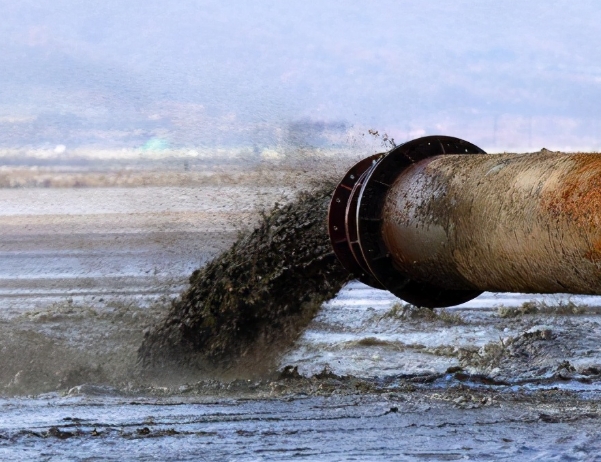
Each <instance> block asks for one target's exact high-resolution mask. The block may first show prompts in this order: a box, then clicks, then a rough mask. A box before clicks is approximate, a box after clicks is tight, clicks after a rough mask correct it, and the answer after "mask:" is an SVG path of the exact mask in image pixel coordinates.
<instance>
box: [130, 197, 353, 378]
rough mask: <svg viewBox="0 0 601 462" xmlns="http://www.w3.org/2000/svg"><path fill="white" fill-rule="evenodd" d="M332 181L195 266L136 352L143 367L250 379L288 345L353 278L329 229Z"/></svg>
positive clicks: (271, 214) (279, 209)
mask: <svg viewBox="0 0 601 462" xmlns="http://www.w3.org/2000/svg"><path fill="white" fill-rule="evenodd" d="M332 190H333V186H332V185H328V186H327V187H321V189H317V190H315V191H311V192H305V193H301V194H300V195H299V196H298V197H297V199H296V200H294V201H293V202H292V203H290V204H287V205H284V206H277V205H276V207H275V208H274V209H273V210H271V211H270V212H269V213H267V214H265V215H264V216H263V217H262V220H261V222H260V224H259V225H258V226H257V227H256V228H255V229H254V230H253V231H251V232H247V233H245V234H243V235H241V236H240V238H239V239H238V240H237V241H236V242H235V243H234V245H233V246H232V247H231V248H230V249H228V250H226V251H225V252H223V253H222V254H221V255H219V256H218V257H217V258H215V259H214V260H213V261H211V262H210V263H208V264H207V265H206V266H205V267H203V268H201V269H200V270H197V271H195V272H194V273H193V275H192V276H191V278H190V284H191V286H190V288H189V289H188V290H187V291H186V292H185V293H184V294H182V296H181V297H180V298H179V299H178V300H176V301H174V303H173V304H172V306H171V309H170V311H169V313H168V315H167V317H166V318H165V319H164V321H163V322H162V323H161V324H159V325H158V326H156V327H155V328H154V329H153V330H152V331H150V332H149V333H148V334H146V337H145V340H144V342H143V344H142V346H141V348H140V349H139V352H138V354H139V363H140V365H141V366H142V368H143V370H145V371H154V372H156V371H157V370H160V369H163V370H172V371H180V369H181V368H182V367H186V368H187V369H190V368H192V369H195V370H205V371H206V370H212V371H214V372H222V373H223V371H228V370H229V371H231V372H233V373H235V374H238V375H240V374H244V372H245V371H246V373H247V374H248V375H250V376H253V375H257V374H262V373H265V372H266V371H268V370H269V368H270V367H271V365H272V364H270V361H271V360H273V359H275V358H276V357H277V356H279V354H281V353H282V351H283V350H285V348H286V347H288V346H290V345H291V344H292V342H293V341H294V340H295V339H296V338H297V337H298V335H299V334H300V333H301V332H302V330H303V329H304V327H305V326H306V325H307V324H308V323H309V322H310V320H311V319H312V318H313V317H314V315H315V314H316V312H317V310H318V309H319V307H320V305H321V304H322V303H323V302H324V301H326V300H328V299H330V298H332V297H333V296H334V295H335V294H336V293H337V292H338V291H339V290H340V288H341V287H342V285H343V284H344V283H345V282H346V281H347V280H348V279H349V276H348V273H347V272H346V271H345V270H344V269H343V268H342V266H341V265H340V264H339V263H338V261H337V260H336V257H335V256H334V254H333V252H332V249H331V247H330V243H329V240H328V234H327V230H326V214H327V207H328V204H329V201H330V197H331V193H332Z"/></svg>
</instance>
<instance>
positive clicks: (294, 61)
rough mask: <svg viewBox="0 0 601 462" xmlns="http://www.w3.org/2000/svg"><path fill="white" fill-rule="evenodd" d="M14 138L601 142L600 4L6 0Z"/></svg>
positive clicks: (15, 143)
mask: <svg viewBox="0 0 601 462" xmlns="http://www.w3.org/2000/svg"><path fill="white" fill-rule="evenodd" d="M0 12H1V13H2V16H1V18H0V21H1V25H0V43H2V44H3V45H2V48H3V49H2V52H0V146H1V147H20V146H21V147H22V146H29V147H49V146H50V147H51V146H55V145H57V144H64V145H66V146H67V147H68V148H71V147H77V146H99V147H111V148H113V147H136V146H142V145H144V144H145V143H148V142H149V140H150V141H151V143H155V144H156V143H158V145H161V146H171V147H193V146H204V147H212V146H229V147H231V146H256V147H258V148H264V147H269V146H277V145H282V144H286V143H295V142H298V143H309V144H310V143H316V144H319V145H322V146H328V144H331V145H338V146H343V145H344V144H345V143H352V140H353V139H356V138H357V137H361V136H362V135H363V134H365V133H367V130H368V129H375V130H379V131H380V132H387V133H388V134H389V135H390V136H392V137H394V138H395V140H396V141H397V142H402V141H405V140H407V139H410V138H414V137H417V136H420V135H423V134H434V133H440V134H447V135H453V136H459V137H462V138H465V139H468V140H469V141H472V142H474V143H476V144H478V145H480V146H481V147H483V148H484V149H486V150H491V151H493V150H495V149H501V150H503V149H521V150H527V149H533V150H534V149H539V148H541V147H543V146H545V147H547V148H549V149H587V150H591V149H600V148H601V46H600V45H599V43H600V39H601V7H600V6H599V3H598V2H595V1H593V0H581V1H578V0H571V1H553V0H547V1H529V2H525V1H523V0H520V1H517V0H515V1H514V0H504V1H500V0H494V1H492V0H454V1H443V0H439V1H426V0H420V1H403V0H392V1H386V0H382V1H374V0H369V1H368V0H365V1H351V0H347V1H334V0H332V1H328V0H322V1H311V0H303V1H293V0H285V1H284V0H281V1H266V0H262V1H261V0H257V1H244V0H219V1H200V0H177V1H167V0H102V1H94V0H86V1H83V0H79V1H76V0H0Z"/></svg>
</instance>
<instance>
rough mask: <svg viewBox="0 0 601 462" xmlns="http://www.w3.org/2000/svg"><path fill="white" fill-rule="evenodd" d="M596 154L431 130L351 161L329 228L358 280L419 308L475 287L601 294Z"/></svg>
mask: <svg viewBox="0 0 601 462" xmlns="http://www.w3.org/2000/svg"><path fill="white" fill-rule="evenodd" d="M600 210H601V155H595V154H560V153H553V152H549V151H543V152H541V153H535V154H496V155H489V154H486V153H485V152H484V151H483V150H482V149H480V148H479V147H477V146H475V145H473V144H471V143H469V142H467V141H464V140H460V139H458V138H453V137H448V136H428V137H423V138H419V139H416V140H413V141H410V142H407V143H405V144H402V145H400V146H397V147H395V148H393V149H392V150H390V151H389V152H387V153H383V154H376V155H374V156H371V157H369V158H367V159H364V160H362V161H361V162H359V163H358V164H356V165H355V166H354V167H353V168H351V169H350V170H349V171H348V172H347V174H346V175H345V176H344V178H343V179H342V181H341V182H340V183H339V185H338V186H337V188H336V190H335V192H334V195H333V197H332V201H331V204H330V209H329V214H328V231H329V235H330V241H331V243H332V246H333V248H334V252H335V254H336V256H337V257H338V259H339V260H340V262H341V263H342V265H343V266H344V267H345V268H346V269H347V270H348V271H349V272H350V273H352V274H353V275H354V276H355V277H356V278H357V279H359V280H360V281H362V282H364V283H365V284H367V285H369V286H372V287H375V288H379V289H386V290H388V291H390V292H392V293H393V294H394V295H396V296H398V297H399V298H401V299H403V300H405V301H407V302H409V303H412V304H415V305H419V306H426V307H431V308H435V307H445V306H452V305H457V304H460V303H463V302H467V301H469V300H471V299H473V298H475V297H477V296H478V295H479V294H481V293H482V292H483V291H493V292H522V293H570V294H587V295H601V214H599V211H600Z"/></svg>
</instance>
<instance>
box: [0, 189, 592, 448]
mask: <svg viewBox="0 0 601 462" xmlns="http://www.w3.org/2000/svg"><path fill="white" fill-rule="evenodd" d="M234 189H235V188H234ZM131 191H135V192H134V193H131V192H128V191H127V190H125V191H124V190H122V189H119V188H114V190H103V191H101V190H94V189H90V190H60V191H59V192H56V190H52V189H49V190H26V189H24V190H18V191H13V190H10V191H8V190H0V202H2V203H3V204H7V206H6V207H3V208H2V209H1V211H0V214H1V220H0V234H1V235H2V241H1V244H0V295H1V299H0V300H1V303H2V306H1V311H0V330H1V336H0V338H1V340H0V351H1V356H0V362H1V364H0V366H1V367H0V389H1V390H2V391H1V393H2V395H3V396H4V397H3V398H2V399H1V400H0V415H1V416H2V418H1V419H0V454H1V455H2V456H1V457H2V458H3V459H7V460H9V459H10V460H19V459H20V460H31V459H40V460H83V459H86V460H117V459H121V460H124V459H132V458H133V459H139V460H165V459H169V458H171V459H175V460H203V459H204V460H288V459H290V458H292V457H294V458H296V459H300V460H383V459H390V460H424V459H426V460H462V459H468V460H502V459H505V460H596V457H598V456H597V453H598V452H599V444H598V441H599V438H598V436H599V431H598V427H599V423H600V422H601V414H600V411H599V409H598V406H599V403H601V401H600V395H599V393H600V389H601V350H600V349H599V347H598V345H599V341H600V340H601V338H600V336H601V334H600V332H601V331H600V329H599V322H601V311H600V310H599V308H598V307H599V306H601V303H600V300H599V299H598V298H593V297H580V298H579V297H571V298H569V297H565V296H553V297H532V296H523V295H500V294H484V295H482V296H481V297H479V298H478V299H476V300H473V301H471V302H469V303H468V304H465V305H463V306H459V307H453V308H449V309H447V310H445V311H442V312H441V311H437V312H436V314H434V315H433V314H432V312H430V311H428V310H420V309H417V308H415V307H409V306H405V305H404V304H403V303H402V302H401V301H400V300H398V299H396V298H395V297H393V296H391V295H390V294H389V293H387V292H383V291H378V290H374V289H371V288H368V287H366V286H364V285H362V284H360V283H357V282H352V283H350V284H348V285H347V286H346V287H345V288H343V290H342V291H341V292H340V293H339V294H338V295H337V296H336V297H335V298H334V299H333V300H331V301H329V302H327V303H325V304H324V305H323V307H322V309H321V311H320V312H319V313H318V315H317V316H316V318H315V319H314V320H313V321H312V322H311V323H310V324H309V327H308V329H307V330H306V331H305V332H304V333H303V334H302V335H301V337H300V338H299V339H298V341H297V342H296V343H295V344H294V345H292V346H291V347H289V348H288V349H287V350H286V351H281V359H280V361H279V365H278V368H277V369H278V370H277V371H274V373H273V374H271V375H269V376H265V377H264V378H260V379H256V380H251V381H248V380H232V379H231V378H228V379H227V380H225V381H223V380H216V379H215V378H214V377H202V376H182V377H171V378H170V379H171V380H167V378H165V377H156V378H155V379H154V380H153V379H152V378H151V379H150V380H146V381H141V380H140V379H139V377H138V376H136V374H135V373H134V372H135V362H136V352H137V348H138V347H139V345H140V344H141V341H142V339H143V337H144V330H145V329H148V328H149V327H150V326H151V325H153V323H155V322H156V321H157V320H159V319H160V318H161V317H162V316H163V315H164V314H165V312H166V310H167V309H168V306H169V298H170V297H173V296H176V295H177V294H178V293H179V292H180V291H181V290H182V289H183V288H185V287H186V283H187V278H188V276H189V274H190V272H191V270H192V269H195V268H196V267H198V266H200V265H202V264H204V263H205V262H206V261H207V260H208V259H209V258H211V257H212V256H214V255H215V254H216V253H217V252H218V251H219V250H220V249H224V248H226V247H227V246H228V245H229V244H230V243H231V242H233V240H234V239H235V237H236V232H237V229H238V226H239V225H245V224H250V223H252V222H253V220H254V219H255V217H256V214H255V211H256V210H257V204H259V207H260V206H261V205H269V204H271V203H274V202H276V201H282V200H283V199H282V197H283V196H286V194H288V193H289V191H288V192H286V191H283V190H282V188H271V189H270V188H266V189H265V190H264V191H263V190H261V191H260V192H261V193H262V194H259V195H257V194H254V193H251V192H250V191H242V192H240V191H235V190H234V191H229V190H218V189H215V188H209V190H208V191H206V195H205V196H203V192H202V191H199V190H198V189H196V190H194V191H188V190H185V188H183V189H177V188H175V189H171V190H170V192H165V191H158V190H157V189H155V188H147V189H144V188H140V189H132V190H131ZM53 194H56V195H55V196H53ZM127 194H132V196H129V197H130V198H133V199H132V200H129V201H126V202H124V201H125V199H122V198H123V197H125V196H124V195H127ZM182 197H186V198H187V199H186V200H187V201H188V205H187V206H186V207H183V206H181V198H182ZM203 197H204V198H205V199H203ZM191 198H196V199H191ZM207 198H210V200H209V202H210V204H209V205H207V204H206V201H207ZM65 201H67V202H68V203H70V204H72V208H69V207H67V208H65V206H64V203H65ZM169 201H173V203H174V205H173V207H171V205H170V203H169ZM153 202H156V203H157V204H160V206H158V208H154V207H153V206H152V204H153ZM149 204H150V205H149ZM232 217H235V219H232Z"/></svg>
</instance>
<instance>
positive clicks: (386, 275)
mask: <svg viewBox="0 0 601 462" xmlns="http://www.w3.org/2000/svg"><path fill="white" fill-rule="evenodd" d="M444 154H486V153H485V152H484V151H483V150H482V149H480V148H479V147H478V146H475V145H474V144H472V143H469V142H467V141H464V140H461V139H459V138H454V137H450V136H426V137H423V138H418V139H416V140H413V141H409V142H407V143H405V144H402V145H400V146H397V147H395V148H394V149H392V150H390V151H389V152H388V154H387V155H386V156H384V157H383V158H381V159H380V160H379V161H378V163H377V164H376V165H375V166H374V167H373V168H371V169H370V170H369V171H368V172H366V175H365V178H364V179H363V181H362V186H361V191H360V192H359V198H358V203H359V206H358V209H357V214H356V222H357V230H358V243H359V246H360V249H361V253H362V255H363V259H364V260H365V262H366V264H367V266H368V268H369V270H370V273H371V275H372V276H373V277H374V278H375V279H377V281H378V282H379V283H380V285H381V286H383V287H385V288H386V290H388V291H390V292H392V293H393V294H394V295H396V296H397V297H399V298H402V299H403V300H405V301H407V302H409V303H412V304H414V305H418V306H426V307H429V308H437V307H444V306H453V305H459V304H461V303H465V302H467V301H469V300H471V299H473V298H475V297H477V296H478V295H480V294H481V293H482V292H481V291H476V290H449V289H444V288H441V287H437V286H434V285H432V284H429V283H424V282H419V281H415V280H411V279H410V278H409V277H407V276H406V275H405V274H404V273H402V272H401V271H399V270H398V269H397V267H396V266H395V265H394V262H393V260H392V258H391V255H390V253H389V252H388V250H387V248H386V245H385V244H384V240H383V238H382V208H383V205H384V198H385V197H386V194H387V193H388V190H389V189H390V187H391V185H392V183H393V182H394V180H395V179H396V178H397V177H398V176H399V174H400V173H401V172H402V171H403V170H405V169H406V168H407V167H409V166H410V165H412V164H414V163H417V162H419V161H421V160H423V159H427V158H428V157H433V156H439V155H444Z"/></svg>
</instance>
